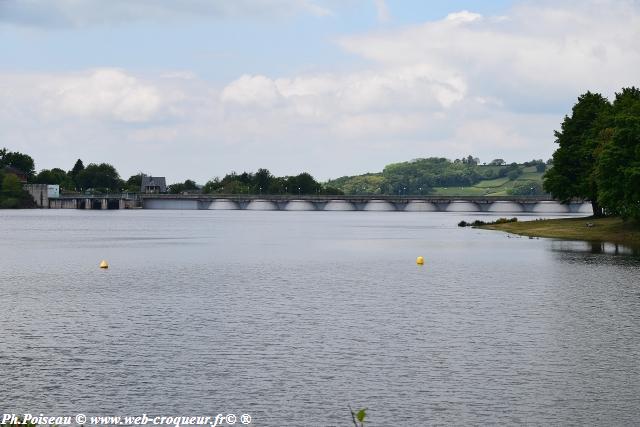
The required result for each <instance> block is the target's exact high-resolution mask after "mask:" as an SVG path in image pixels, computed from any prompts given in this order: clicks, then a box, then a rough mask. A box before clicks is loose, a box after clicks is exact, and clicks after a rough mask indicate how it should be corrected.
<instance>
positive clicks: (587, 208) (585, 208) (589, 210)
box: [575, 203, 593, 215]
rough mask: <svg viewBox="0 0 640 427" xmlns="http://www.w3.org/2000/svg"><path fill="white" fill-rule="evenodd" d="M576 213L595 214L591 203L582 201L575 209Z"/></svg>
mask: <svg viewBox="0 0 640 427" xmlns="http://www.w3.org/2000/svg"><path fill="white" fill-rule="evenodd" d="M575 212H576V213H581V214H589V215H593V206H591V203H582V204H580V205H579V206H578V207H577V209H576V210H575Z"/></svg>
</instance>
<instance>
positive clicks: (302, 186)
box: [202, 169, 342, 195]
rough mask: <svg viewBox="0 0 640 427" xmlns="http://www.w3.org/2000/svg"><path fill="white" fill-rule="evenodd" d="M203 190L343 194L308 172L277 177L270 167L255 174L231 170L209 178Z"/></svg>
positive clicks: (251, 192)
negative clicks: (318, 180) (219, 176)
mask: <svg viewBox="0 0 640 427" xmlns="http://www.w3.org/2000/svg"><path fill="white" fill-rule="evenodd" d="M202 191H203V192H204V193H208V194H300V195H302V194H342V192H341V191H340V190H338V189H337V188H334V187H331V186H324V187H323V186H322V184H320V183H319V182H317V181H316V180H315V179H314V178H313V176H311V175H310V174H309V173H307V172H303V173H301V174H299V175H296V176H284V177H276V176H273V175H272V174H271V172H269V170H268V169H258V172H256V173H255V174H254V173H250V172H243V173H242V174H240V175H238V174H237V173H235V172H231V173H230V174H227V175H226V176H225V177H224V178H222V179H220V178H214V179H212V180H209V181H208V182H207V183H206V184H205V185H204V187H203V188H202Z"/></svg>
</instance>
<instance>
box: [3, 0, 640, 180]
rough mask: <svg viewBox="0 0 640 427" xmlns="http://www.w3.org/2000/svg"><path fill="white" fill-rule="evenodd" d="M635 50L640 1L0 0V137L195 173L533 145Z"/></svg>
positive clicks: (43, 155)
mask: <svg viewBox="0 0 640 427" xmlns="http://www.w3.org/2000/svg"><path fill="white" fill-rule="evenodd" d="M639 69H640V0H583V1H565V0H556V1H546V0H539V1H512V0H488V1H479V0H476V1H473V0H468V1H463V0H452V1H430V0H181V1H173V0H109V1H103V0H55V1H52V0H0V147H2V146H4V147H7V148H8V149H9V150H11V151H20V152H24V153H27V154H30V155H31V156H32V157H34V159H35V161H36V169H38V170H40V169H44V168H47V169H48V168H53V167H60V168H63V169H65V170H69V169H71V168H72V166H73V164H74V163H75V161H76V159H78V158H81V159H82V160H83V162H84V163H85V164H88V163H92V162H93V163H100V162H108V163H111V164H113V165H115V166H116V168H117V169H118V171H119V172H120V174H121V176H122V177H123V178H125V179H126V178H128V177H129V176H130V175H133V174H136V173H138V172H144V173H147V174H151V175H156V176H166V177H167V179H168V181H169V182H178V181H184V180H185V179H194V180H196V182H198V183H200V184H204V183H205V182H206V181H207V180H209V179H211V178H213V177H216V176H219V177H222V176H224V175H225V174H227V173H229V172H231V171H236V172H242V171H245V170H246V171H255V170H257V169H258V168H268V169H269V170H270V171H271V172H272V173H274V174H275V175H294V174H298V173H300V172H303V171H306V172H309V173H311V174H312V175H314V176H315V177H316V178H317V179H320V180H326V179H329V178H337V177H340V176H344V175H354V174H360V173H365V172H377V171H380V170H382V169H383V168H384V166H385V165H387V164H389V163H393V162H400V161H407V160H411V159H415V158H424V157H433V156H437V157H448V158H451V159H453V158H459V157H463V156H464V157H466V156H467V155H473V156H474V157H479V158H480V160H481V161H483V162H489V161H491V160H492V159H494V158H503V159H505V160H507V161H508V162H511V161H518V162H522V161H526V160H531V159H545V160H546V159H548V158H549V157H550V156H551V155H552V153H553V151H554V149H555V147H554V146H555V144H554V137H553V132H554V130H556V129H559V126H560V123H561V121H562V119H563V117H564V116H565V115H566V114H569V113H570V111H571V107H572V106H573V104H574V103H575V101H576V99H577V97H578V96H579V95H580V94H582V93H584V92H586V91H589V90H590V91H592V92H600V93H602V94H603V95H604V96H606V97H609V98H611V97H613V96H614V94H615V92H616V91H619V90H620V89H621V88H622V87H626V86H633V85H635V86H640V73H638V70H639Z"/></svg>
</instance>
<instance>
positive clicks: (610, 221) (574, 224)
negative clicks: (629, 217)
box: [474, 216, 640, 247]
mask: <svg viewBox="0 0 640 427" xmlns="http://www.w3.org/2000/svg"><path fill="white" fill-rule="evenodd" d="M474 228H479V229H484V230H497V231H504V232H507V233H512V234H517V235H520V236H530V237H545V238H554V239H564V240H583V241H588V242H610V243H619V244H625V245H630V246H636V247H638V246H640V224H638V223H634V222H632V221H626V222H625V221H623V220H622V219H621V218H619V217H607V218H595V217H593V216H589V217H581V218H561V219H539V220H533V221H518V222H508V223H503V224H486V225H481V226H478V227H474Z"/></svg>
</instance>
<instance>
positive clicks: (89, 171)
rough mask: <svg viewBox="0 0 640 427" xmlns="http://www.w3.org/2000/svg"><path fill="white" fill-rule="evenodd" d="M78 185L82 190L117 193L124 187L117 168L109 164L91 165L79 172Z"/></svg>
mask: <svg viewBox="0 0 640 427" xmlns="http://www.w3.org/2000/svg"><path fill="white" fill-rule="evenodd" d="M76 184H77V185H78V187H79V188H80V189H81V190H88V189H93V190H95V191H99V192H107V191H112V192H117V191H120V190H121V189H122V187H123V186H124V182H122V180H121V179H120V175H119V174H118V171H116V168H115V167H113V166H112V165H110V164H108V163H100V164H95V163H90V164H89V165H88V166H87V167H86V168H84V169H82V170H81V171H80V172H78V175H77V176H76Z"/></svg>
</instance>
